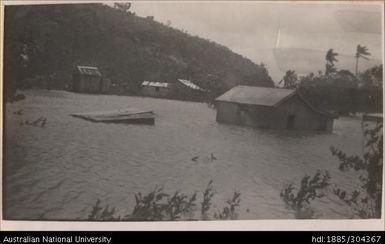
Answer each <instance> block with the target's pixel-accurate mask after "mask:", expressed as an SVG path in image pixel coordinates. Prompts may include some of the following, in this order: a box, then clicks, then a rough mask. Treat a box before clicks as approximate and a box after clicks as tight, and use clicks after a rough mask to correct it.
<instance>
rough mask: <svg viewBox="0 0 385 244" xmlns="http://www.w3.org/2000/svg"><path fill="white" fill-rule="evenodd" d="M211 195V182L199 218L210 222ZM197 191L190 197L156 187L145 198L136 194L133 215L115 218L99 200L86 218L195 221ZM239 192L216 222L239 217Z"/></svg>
mask: <svg viewBox="0 0 385 244" xmlns="http://www.w3.org/2000/svg"><path fill="white" fill-rule="evenodd" d="M213 196H214V188H213V181H212V180H211V181H210V182H209V184H208V185H207V187H206V189H205V190H204V191H203V199H202V202H201V219H203V220H209V219H210V214H209V211H210V209H211V208H212V197H213ZM197 201H198V200H197V192H195V193H193V194H192V195H191V196H189V195H187V194H185V193H181V192H180V191H176V192H175V193H174V194H172V195H171V194H167V193H165V192H164V191H163V187H158V186H156V187H155V189H154V190H153V191H151V192H150V193H148V194H147V195H143V194H142V193H141V192H139V193H136V194H135V206H134V209H133V210H132V212H131V213H130V214H128V215H126V216H123V217H120V216H118V217H115V216H114V214H115V209H114V208H113V209H110V208H109V206H108V205H107V206H106V207H105V208H103V207H102V206H101V204H100V200H99V199H98V200H97V201H96V203H95V205H94V206H93V208H92V210H91V213H90V214H89V216H88V219H89V220H127V221H176V220H198V219H195V218H194V214H195V212H196V211H197ZM239 202H240V193H238V192H235V193H234V196H233V198H232V199H230V200H228V201H227V202H226V203H227V204H228V206H226V207H225V208H224V209H223V210H222V212H219V213H217V214H214V218H217V219H236V218H237V217H238V215H237V212H236V207H239Z"/></svg>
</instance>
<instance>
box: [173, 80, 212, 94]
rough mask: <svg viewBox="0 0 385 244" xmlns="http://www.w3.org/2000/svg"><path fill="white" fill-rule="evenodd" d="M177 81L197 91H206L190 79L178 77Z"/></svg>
mask: <svg viewBox="0 0 385 244" xmlns="http://www.w3.org/2000/svg"><path fill="white" fill-rule="evenodd" d="M178 81H179V82H180V83H182V84H183V85H185V86H187V87H188V88H191V89H193V90H197V91H203V92H206V91H207V90H205V89H203V88H201V87H199V86H197V85H196V84H194V83H192V82H191V81H189V80H183V79H178Z"/></svg>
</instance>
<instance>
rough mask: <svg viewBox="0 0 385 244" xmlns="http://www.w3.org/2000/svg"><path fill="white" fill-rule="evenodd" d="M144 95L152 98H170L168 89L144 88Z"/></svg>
mask: <svg viewBox="0 0 385 244" xmlns="http://www.w3.org/2000/svg"><path fill="white" fill-rule="evenodd" d="M142 95H143V96H150V97H167V96H169V88H168V87H155V86H142Z"/></svg>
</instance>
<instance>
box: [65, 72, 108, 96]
mask: <svg viewBox="0 0 385 244" xmlns="http://www.w3.org/2000/svg"><path fill="white" fill-rule="evenodd" d="M72 82H73V86H72V87H73V91H75V92H85V93H106V92H108V90H109V80H108V79H103V77H102V74H101V73H100V71H99V69H98V68H97V67H91V66H76V68H75V70H74V72H73V74H72Z"/></svg>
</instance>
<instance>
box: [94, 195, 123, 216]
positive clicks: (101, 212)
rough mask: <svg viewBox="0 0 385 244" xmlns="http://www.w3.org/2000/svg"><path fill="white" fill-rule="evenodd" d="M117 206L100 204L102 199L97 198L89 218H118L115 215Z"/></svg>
mask: <svg viewBox="0 0 385 244" xmlns="http://www.w3.org/2000/svg"><path fill="white" fill-rule="evenodd" d="M114 214H115V208H111V209H110V207H109V205H107V206H106V207H104V208H103V207H101V206H100V199H97V200H96V203H95V205H94V206H93V207H92V210H91V213H90V214H89V215H88V219H89V220H118V219H119V218H116V217H114Z"/></svg>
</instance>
